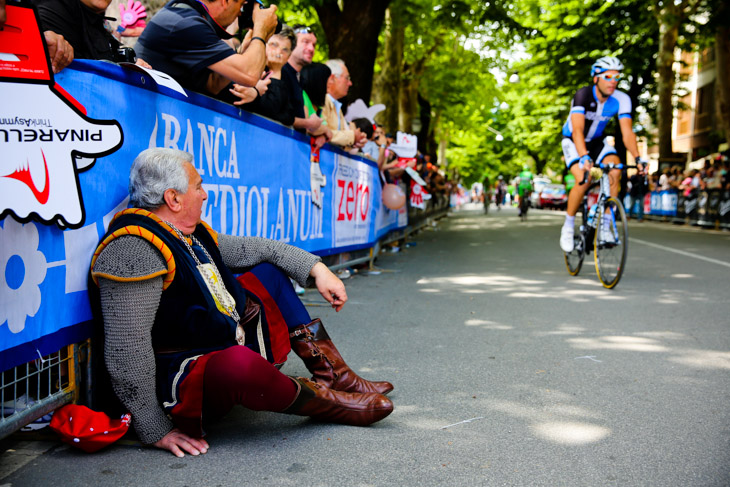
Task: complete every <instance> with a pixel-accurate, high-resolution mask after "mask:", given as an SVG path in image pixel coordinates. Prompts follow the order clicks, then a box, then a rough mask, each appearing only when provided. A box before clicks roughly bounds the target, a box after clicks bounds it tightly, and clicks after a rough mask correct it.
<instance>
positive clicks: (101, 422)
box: [50, 404, 132, 453]
mask: <svg viewBox="0 0 730 487" xmlns="http://www.w3.org/2000/svg"><path fill="white" fill-rule="evenodd" d="M131 421H132V415H131V414H125V415H124V416H122V418H121V419H111V418H110V417H109V416H107V415H106V414H104V413H99V412H96V411H93V410H91V409H89V408H87V407H86V406H79V405H77V404H67V405H66V406H63V407H61V408H59V409H57V410H56V412H55V413H53V418H52V419H51V424H50V426H51V429H53V430H54V431H55V432H56V433H58V434H59V436H61V440H63V441H64V442H66V443H68V444H70V445H73V446H75V447H78V448H81V449H82V450H84V451H85V452H87V453H93V452H95V451H97V450H101V449H102V448H104V447H105V446H107V445H111V444H112V443H114V442H115V441H117V440H118V439H119V438H121V437H122V436H124V434H125V433H126V432H127V430H128V429H129V423H130V422H131Z"/></svg>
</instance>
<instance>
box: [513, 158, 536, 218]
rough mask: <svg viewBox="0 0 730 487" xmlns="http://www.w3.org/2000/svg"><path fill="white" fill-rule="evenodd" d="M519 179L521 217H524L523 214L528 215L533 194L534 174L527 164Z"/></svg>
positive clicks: (518, 192)
mask: <svg viewBox="0 0 730 487" xmlns="http://www.w3.org/2000/svg"><path fill="white" fill-rule="evenodd" d="M518 179H519V182H518V183H517V194H518V195H519V197H520V216H522V213H523V212H525V213H527V205H529V204H530V193H532V173H531V172H530V167H529V166H528V165H527V164H525V165H523V166H522V172H521V173H520V175H519V178H518Z"/></svg>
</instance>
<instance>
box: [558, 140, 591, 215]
mask: <svg viewBox="0 0 730 487" xmlns="http://www.w3.org/2000/svg"><path fill="white" fill-rule="evenodd" d="M562 145H563V156H564V157H565V164H566V165H567V166H568V170H569V171H570V172H571V173H572V174H573V176H574V177H575V185H574V186H573V187H572V188H571V189H570V193H568V207H567V211H566V213H567V216H568V217H575V214H576V213H577V212H578V208H580V204H581V202H582V201H583V196H585V194H586V190H587V189H588V182H586V183H585V184H582V185H581V184H580V182H581V181H583V176H584V174H585V171H584V170H583V169H581V168H580V166H579V164H578V160H579V159H580V157H579V156H578V150H577V149H576V148H575V144H574V143H573V140H572V139H569V138H567V137H566V138H564V139H563V143H562Z"/></svg>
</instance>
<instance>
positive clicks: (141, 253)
mask: <svg viewBox="0 0 730 487" xmlns="http://www.w3.org/2000/svg"><path fill="white" fill-rule="evenodd" d="M161 269H165V262H164V260H163V258H162V256H161V255H160V253H159V252H158V251H157V249H155V248H154V247H153V246H152V245H151V244H149V243H148V242H147V241H146V240H144V239H141V238H138V237H133V236H124V237H119V238H118V239H115V240H113V241H112V242H111V243H110V244H109V245H108V246H107V247H106V248H105V249H104V250H103V251H102V252H101V254H100V255H99V257H98V259H97V261H96V263H95V265H94V269H93V271H96V272H101V273H103V274H105V275H107V276H110V277H109V278H105V277H99V279H98V281H99V291H100V298H101V309H102V314H103V318H104V361H105V363H106V367H107V370H108V371H109V375H110V377H111V381H112V387H113V389H114V392H115V394H116V395H117V397H118V398H119V400H120V401H121V402H122V404H124V406H125V407H126V408H127V409H128V410H129V412H130V413H131V414H132V425H133V426H134V428H135V430H136V432H137V435H138V436H139V439H140V440H141V441H142V442H143V443H146V444H151V443H155V442H157V441H158V440H160V439H161V438H162V437H163V436H165V435H166V434H167V433H168V432H170V430H172V428H173V423H172V421H171V420H170V419H169V418H168V417H167V415H166V414H165V412H164V410H163V409H162V407H161V406H160V404H159V402H158V399H157V393H156V390H157V387H156V379H155V370H156V368H155V355H154V351H153V349H152V336H151V331H152V325H153V324H154V321H155V314H156V313H157V308H158V307H159V304H160V298H161V296H162V282H163V277H162V276H157V277H152V278H146V276H148V275H149V274H150V273H152V272H154V271H155V270H161Z"/></svg>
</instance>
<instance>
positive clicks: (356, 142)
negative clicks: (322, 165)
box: [322, 59, 367, 149]
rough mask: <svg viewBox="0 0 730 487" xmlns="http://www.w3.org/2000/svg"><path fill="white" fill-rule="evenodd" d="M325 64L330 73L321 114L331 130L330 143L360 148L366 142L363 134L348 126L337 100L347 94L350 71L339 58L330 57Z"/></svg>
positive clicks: (350, 83)
mask: <svg viewBox="0 0 730 487" xmlns="http://www.w3.org/2000/svg"><path fill="white" fill-rule="evenodd" d="M327 66H328V67H329V68H330V70H332V74H331V75H330V77H329V79H328V80H327V98H326V100H325V102H324V110H323V112H322V115H323V118H324V119H325V120H326V121H327V126H328V127H329V128H330V130H332V139H331V140H330V143H332V144H334V145H338V146H340V147H343V148H350V147H355V148H357V149H360V148H361V147H362V146H363V145H365V142H367V139H366V137H365V134H363V133H358V134H356V133H355V131H354V130H352V129H350V128H349V125H348V123H347V121H346V120H345V115H344V114H343V113H342V103H340V102H339V99H340V98H344V97H345V96H347V93H348V91H350V86H352V81H350V72H349V71H348V70H347V66H345V63H344V61H342V60H341V59H330V60H329V61H327Z"/></svg>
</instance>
